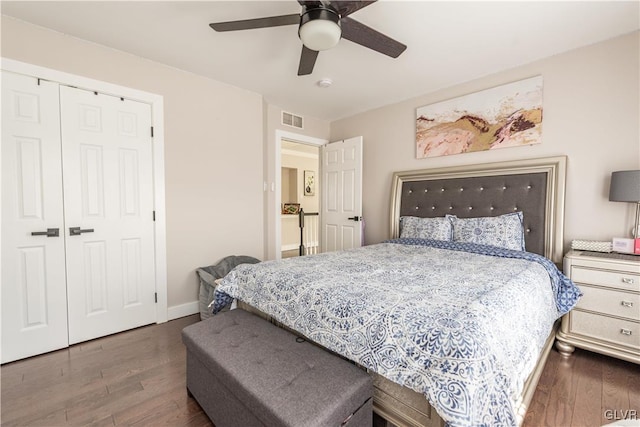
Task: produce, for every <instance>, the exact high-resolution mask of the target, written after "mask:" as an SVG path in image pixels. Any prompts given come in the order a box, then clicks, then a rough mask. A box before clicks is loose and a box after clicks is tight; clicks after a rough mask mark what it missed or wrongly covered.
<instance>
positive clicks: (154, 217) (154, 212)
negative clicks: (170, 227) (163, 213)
mask: <svg viewBox="0 0 640 427" xmlns="http://www.w3.org/2000/svg"><path fill="white" fill-rule="evenodd" d="M155 221H156V211H153V222H155Z"/></svg>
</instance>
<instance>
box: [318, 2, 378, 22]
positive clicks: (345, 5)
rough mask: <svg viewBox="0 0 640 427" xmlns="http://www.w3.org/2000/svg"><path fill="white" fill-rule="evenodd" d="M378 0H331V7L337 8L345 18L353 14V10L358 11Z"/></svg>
mask: <svg viewBox="0 0 640 427" xmlns="http://www.w3.org/2000/svg"><path fill="white" fill-rule="evenodd" d="M376 1H377V0H367V1H360V0H355V1H353V0H349V1H347V0H339V1H336V0H334V1H331V2H329V3H330V5H329V7H331V8H334V9H335V10H337V11H338V13H339V14H340V17H341V18H345V17H347V16H349V15H351V14H352V13H353V12H357V11H358V10H360V9H362V8H364V7H367V6H369V5H370V4H372V3H375V2H376Z"/></svg>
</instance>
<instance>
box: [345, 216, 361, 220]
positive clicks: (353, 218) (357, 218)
mask: <svg viewBox="0 0 640 427" xmlns="http://www.w3.org/2000/svg"><path fill="white" fill-rule="evenodd" d="M347 219H349V220H351V221H362V217H361V216H352V217H350V218H347Z"/></svg>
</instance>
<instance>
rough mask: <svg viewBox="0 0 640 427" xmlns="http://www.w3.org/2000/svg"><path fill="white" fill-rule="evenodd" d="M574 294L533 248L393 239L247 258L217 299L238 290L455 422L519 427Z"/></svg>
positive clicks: (216, 306)
mask: <svg viewBox="0 0 640 427" xmlns="http://www.w3.org/2000/svg"><path fill="white" fill-rule="evenodd" d="M579 297H580V291H579V290H578V288H577V287H576V286H575V285H574V284H573V283H571V282H570V281H569V280H568V279H567V278H566V277H564V276H563V275H562V273H560V272H559V271H558V270H557V268H556V267H555V265H554V264H553V263H551V261H549V260H546V259H545V258H543V257H540V256H538V255H534V254H530V253H526V252H521V251H509V250H496V249H495V248H492V247H486V246H480V245H473V244H466V245H460V244H456V243H452V242H436V241H427V240H418V239H398V240H394V241H389V242H385V243H380V244H376V245H371V246H366V247H362V248H357V249H353V250H348V251H341V252H330V253H322V254H318V255H313V256H305V257H299V258H289V259H284V260H279V261H267V262H263V263H261V264H255V265H240V266H238V267H237V268H236V269H234V270H233V271H232V272H231V273H229V274H228V275H227V276H226V277H225V279H224V280H223V281H222V283H221V284H220V285H219V286H218V290H217V292H216V297H215V300H214V303H212V305H213V306H214V307H213V309H214V312H215V311H217V310H219V309H221V308H222V306H224V305H225V304H227V303H229V302H230V300H231V299H232V298H237V299H239V300H241V301H244V302H246V303H248V304H249V305H251V306H254V307H256V308H258V309H259V310H261V311H263V312H265V313H268V314H270V315H271V316H273V317H274V318H275V319H277V320H278V321H280V322H282V323H283V324H285V325H286V326H288V327H290V328H292V329H294V330H296V331H298V332H300V333H301V334H303V335H305V336H306V337H308V338H309V339H311V340H313V341H315V342H317V343H318V344H321V345H323V346H324V347H326V348H328V349H330V350H333V351H335V352H337V353H339V354H341V355H343V356H345V357H346V358H348V359H350V360H353V361H355V362H357V363H359V364H361V365H363V366H365V367H366V368H368V369H371V370H372V371H374V372H377V373H378V374H380V375H382V376H384V377H386V378H387V379H389V380H391V381H394V382H396V383H398V384H401V385H403V386H406V387H409V388H411V389H413V390H416V391H418V392H420V393H423V394H424V395H425V396H426V398H427V399H428V400H429V402H430V403H431V405H432V406H433V407H434V408H435V409H436V410H437V412H438V413H439V414H440V416H441V417H442V418H443V419H444V420H445V421H446V422H447V423H448V424H449V425H451V426H479V425H486V426H497V425H508V426H512V425H516V424H517V418H516V410H517V404H518V402H517V400H518V397H519V394H520V392H521V390H522V388H523V385H524V381H525V380H526V378H527V376H528V375H529V373H530V372H531V371H532V369H533V367H534V366H535V364H536V361H537V358H538V355H539V353H540V351H541V349H542V347H543V345H544V342H545V340H546V339H547V337H548V336H549V333H550V331H551V328H552V325H553V323H554V321H555V320H556V319H557V318H558V317H559V316H561V315H562V314H563V313H565V312H566V311H568V310H570V309H571V308H572V307H573V306H574V305H575V303H576V302H577V300H578V298H579Z"/></svg>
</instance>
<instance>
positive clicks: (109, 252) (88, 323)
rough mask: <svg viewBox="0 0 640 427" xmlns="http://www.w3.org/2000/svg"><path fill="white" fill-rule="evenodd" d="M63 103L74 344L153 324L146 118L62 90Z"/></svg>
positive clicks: (116, 102)
mask: <svg viewBox="0 0 640 427" xmlns="http://www.w3.org/2000/svg"><path fill="white" fill-rule="evenodd" d="M60 100H61V104H60V105H61V112H62V146H63V171H64V194H65V201H64V212H65V219H66V227H67V228H66V230H65V234H66V244H67V295H68V307H69V343H70V344H74V343H77V342H81V341H85V340H89V339H92V338H96V337H99V336H104V335H107V334H111V333H114V332H119V331H123V330H126V329H130V328H134V327H137V326H141V325H146V324H149V323H153V322H155V319H156V314H155V277H154V227H153V170H152V169H153V163H152V139H151V110H150V106H149V105H148V104H145V103H140V102H135V101H131V100H127V99H121V98H118V97H114V96H108V95H104V94H99V93H94V92H90V91H85V90H80V89H75V88H71V87H66V86H62V87H61V88H60ZM74 230H75V231H74Z"/></svg>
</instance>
